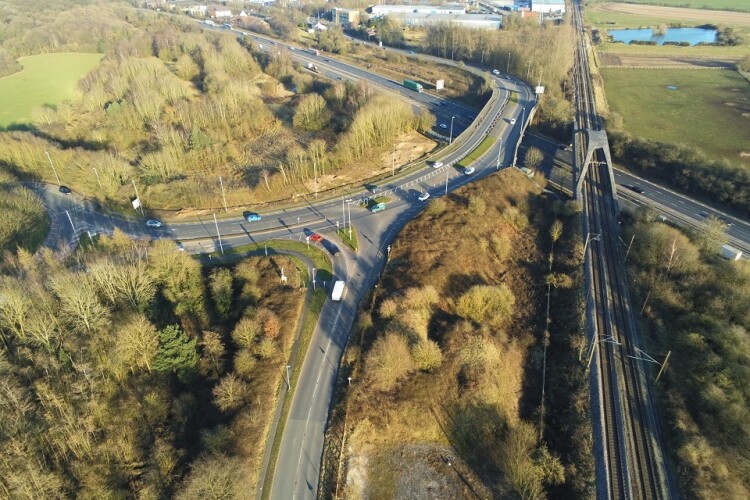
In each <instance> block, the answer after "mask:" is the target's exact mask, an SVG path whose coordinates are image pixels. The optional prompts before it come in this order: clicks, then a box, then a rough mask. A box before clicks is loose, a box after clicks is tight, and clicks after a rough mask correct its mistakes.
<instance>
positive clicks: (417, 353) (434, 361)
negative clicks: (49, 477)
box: [411, 340, 443, 372]
mask: <svg viewBox="0 0 750 500" xmlns="http://www.w3.org/2000/svg"><path fill="white" fill-rule="evenodd" d="M411 356H412V359H413V360H414V366H415V367H416V368H417V370H422V371H424V372H431V371H433V370H435V369H437V368H440V365H441V364H442V363H443V353H442V351H441V350H440V346H439V345H438V344H437V342H435V341H434V340H424V341H422V342H419V343H417V344H415V345H414V347H412V349H411Z"/></svg>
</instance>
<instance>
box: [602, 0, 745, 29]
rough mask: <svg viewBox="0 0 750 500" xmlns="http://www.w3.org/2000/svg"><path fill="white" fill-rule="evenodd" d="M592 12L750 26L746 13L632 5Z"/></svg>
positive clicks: (615, 5) (614, 5)
mask: <svg viewBox="0 0 750 500" xmlns="http://www.w3.org/2000/svg"><path fill="white" fill-rule="evenodd" d="M592 10H593V11H595V12H596V11H599V12H607V13H615V14H625V15H629V16H645V17H649V18H660V19H669V20H670V21H671V22H677V21H684V22H696V23H708V22H710V23H713V24H728V25H740V26H750V13H748V12H730V11H725V10H705V9H685V8H681V7H662V6H658V5H639V4H634V3H604V4H599V5H595V6H594V7H593V9H592Z"/></svg>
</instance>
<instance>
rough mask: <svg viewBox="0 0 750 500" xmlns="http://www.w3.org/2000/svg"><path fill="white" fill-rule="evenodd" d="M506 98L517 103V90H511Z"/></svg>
mask: <svg viewBox="0 0 750 500" xmlns="http://www.w3.org/2000/svg"><path fill="white" fill-rule="evenodd" d="M508 100H509V101H510V102H512V103H513V104H515V103H517V102H518V92H511V93H510V97H509V98H508Z"/></svg>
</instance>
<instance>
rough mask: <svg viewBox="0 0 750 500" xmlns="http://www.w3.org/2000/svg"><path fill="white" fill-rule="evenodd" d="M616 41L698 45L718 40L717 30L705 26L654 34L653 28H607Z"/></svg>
mask: <svg viewBox="0 0 750 500" xmlns="http://www.w3.org/2000/svg"><path fill="white" fill-rule="evenodd" d="M607 33H609V34H610V36H611V37H612V39H613V40H614V41H615V42H624V43H630V42H631V41H632V40H637V41H640V42H646V41H654V42H656V43H657V44H659V45H664V42H688V43H690V45H696V44H698V43H700V42H707V43H712V42H715V41H716V30H712V29H705V28H667V34H666V35H654V31H653V30H652V29H651V28H645V29H624V30H607Z"/></svg>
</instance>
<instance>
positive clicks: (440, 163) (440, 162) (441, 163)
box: [432, 161, 443, 168]
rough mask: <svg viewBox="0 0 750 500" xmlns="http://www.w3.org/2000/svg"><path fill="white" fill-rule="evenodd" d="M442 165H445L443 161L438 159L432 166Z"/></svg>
mask: <svg viewBox="0 0 750 500" xmlns="http://www.w3.org/2000/svg"><path fill="white" fill-rule="evenodd" d="M442 166H443V162H442V161H436V162H435V163H433V164H432V168H440V167H442Z"/></svg>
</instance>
